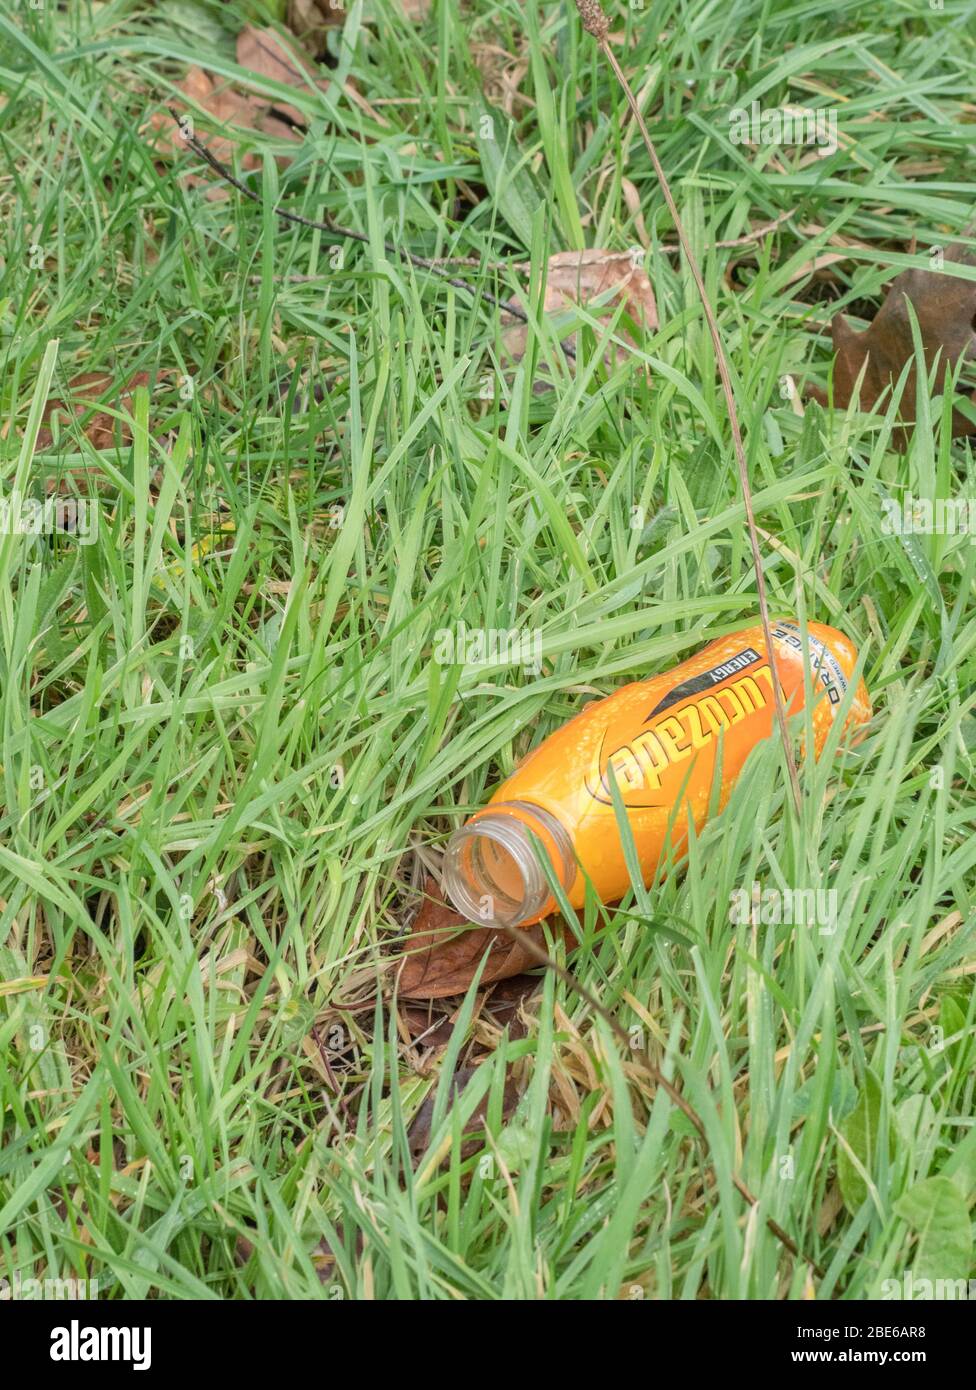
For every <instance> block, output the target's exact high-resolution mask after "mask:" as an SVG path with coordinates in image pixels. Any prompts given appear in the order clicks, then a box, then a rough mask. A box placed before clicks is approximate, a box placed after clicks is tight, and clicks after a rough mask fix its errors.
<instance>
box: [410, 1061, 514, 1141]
mask: <svg viewBox="0 0 976 1390" xmlns="http://www.w3.org/2000/svg"><path fill="white" fill-rule="evenodd" d="M477 1071H478V1068H477V1067H458V1069H457V1071H456V1072H455V1073H454V1075H453V1076H452V1077H451V1100H452V1101H454V1100H457V1098H458V1096H459V1095H460V1094H461V1092H462V1091H463V1090H464V1088H465V1086H467V1084H468V1082H469V1081H471V1079H472V1078H473V1077H474V1076H475V1075H476V1074H477ZM436 1094H437V1088H436V1087H434V1088H433V1089H432V1090H431V1093H430V1095H429V1096H427V1097H426V1098H425V1100H424V1101H423V1104H422V1105H421V1107H420V1109H419V1110H418V1111H417V1114H416V1115H415V1116H414V1119H413V1123H412V1124H411V1126H410V1132H409V1136H408V1138H409V1141H410V1152H411V1153H412V1154H413V1155H414V1156H415V1157H416V1156H417V1155H419V1154H422V1153H424V1151H425V1150H426V1149H427V1146H428V1145H429V1143H430V1123H431V1120H432V1119H433V1118H434V1102H435V1100H436ZM518 1103H519V1089H518V1084H517V1082H516V1081H515V1079H514V1077H512V1076H511V1074H509V1075H508V1076H507V1077H506V1080H505V1088H504V1090H503V1091H502V1120H503V1121H505V1120H510V1119H511V1117H512V1116H513V1115H514V1113H515V1111H516V1109H517V1107H518ZM487 1113H488V1096H487V1095H486V1096H484V1097H482V1099H481V1100H480V1101H479V1102H478V1104H477V1105H476V1106H475V1108H474V1112H473V1114H472V1115H471V1118H470V1119H469V1120H468V1122H467V1124H466V1125H465V1126H464V1129H463V1131H462V1132H463V1133H464V1134H471V1133H476V1132H477V1131H478V1130H482V1129H484V1127H485V1118H486V1116H487ZM480 1147H481V1146H480V1144H479V1143H478V1142H477V1141H475V1140H469V1141H468V1143H467V1144H463V1145H462V1146H461V1157H462V1158H470V1156H471V1154H472V1153H475V1152H477V1150H478V1149H479V1148H480Z"/></svg>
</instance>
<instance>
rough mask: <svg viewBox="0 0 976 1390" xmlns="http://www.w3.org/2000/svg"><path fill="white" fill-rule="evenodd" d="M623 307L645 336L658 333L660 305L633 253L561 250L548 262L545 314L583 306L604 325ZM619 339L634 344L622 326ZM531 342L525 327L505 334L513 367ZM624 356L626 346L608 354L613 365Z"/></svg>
mask: <svg viewBox="0 0 976 1390" xmlns="http://www.w3.org/2000/svg"><path fill="white" fill-rule="evenodd" d="M604 299H605V302H603V303H600V304H597V302H596V301H598V300H604ZM512 302H513V303H515V302H516V301H514V300H513V301H512ZM621 302H623V304H624V309H625V312H626V313H628V314H629V315H630V317H631V318H632V319H633V320H634V322H635V323H636V324H637V325H638V327H640V328H643V329H644V331H645V332H653V331H654V330H655V329H656V328H657V326H658V317H657V304H656V303H655V300H654V291H653V289H652V288H651V282H650V280H649V279H648V277H647V272H646V271H645V270H644V269H642V267H641V266H639V265H638V264H637V261H636V260H635V258H634V257H633V256H632V255H631V253H630V252H629V251H601V250H599V249H596V248H591V249H589V250H586V251H557V252H556V254H555V255H553V256H550V257H549V267H548V273H547V276H546V292H545V297H544V299H543V305H542V307H543V312H544V313H547V314H556V313H559V312H560V311H561V310H564V309H568V308H571V307H572V306H573V305H574V304H579V305H582V306H585V307H592V310H593V312H594V314H595V316H596V317H597V318H598V319H599V320H600V321H601V322H603V323H606V322H608V321H609V319H610V318H611V317H612V316H613V314H614V312H615V311H616V309H617V306H618V305H619V304H620V303H621ZM575 336H576V335H575V334H573V335H571V338H570V340H569V341H573V339H575ZM618 336H619V337H621V338H623V339H625V340H626V341H627V342H629V343H633V342H634V340H633V338H631V336H630V334H629V333H628V332H627V330H626V329H625V328H623V327H621V329H620V330H618ZM527 337H528V328H527V326H526V325H525V324H522V323H520V324H516V326H515V327H514V328H511V329H508V330H507V331H506V333H505V335H504V343H505V347H506V350H507V351H508V353H509V354H510V355H511V357H512V358H513V360H514V361H515V362H519V361H520V360H521V359H522V357H523V355H524V353H525V345H526V340H527ZM634 346H636V343H634ZM626 356H627V349H626V348H625V347H624V346H623V344H619V345H618V344H614V345H613V346H612V347H611V348H610V349H608V352H607V360H608V363H610V364H611V365H614V364H615V363H616V364H619V363H620V361H621V360H622V359H623V358H625V357H626Z"/></svg>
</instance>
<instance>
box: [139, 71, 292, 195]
mask: <svg viewBox="0 0 976 1390" xmlns="http://www.w3.org/2000/svg"><path fill="white" fill-rule="evenodd" d="M178 86H179V90H180V91H181V92H183V94H184V95H185V96H186V97H188V98H189V100H190V101H191V102H192V103H194V105H193V106H183V105H181V104H180V103H174V109H175V110H177V111H179V112H181V113H182V112H186V113H187V114H188V116H189V118H190V120H191V121H192V120H193V118H194V117H195V115H196V114H197V112H196V107H200V108H202V109H203V111H204V112H205V113H206V114H207V116H209V117H210V118H211V120H212V121H213V123H214V125H215V126H222V127H224V131H223V132H220V131H215V132H213V133H208V139H207V145H208V148H209V149H210V151H211V153H212V154H213V155H214V157H215V158H216V159H219V160H220V161H221V162H222V163H224V164H227V163H229V162H232V161H233V156H234V149H235V147H236V145H237V140H236V138H235V137H234V136H233V135H232V134H228V133H226V132H227V130H234V129H235V128H236V129H237V130H239V131H240V130H260V129H262V126H261V121H262V119H263V118H264V117H266V116H267V114H268V105H267V103H266V102H263V101H259V100H257V99H256V98H255V97H251V96H247V95H245V94H244V93H243V92H239V91H237V90H236V88H234V87H231V86H230V85H229V84H228V83H227V82H225V81H217V80H216V79H215V78H213V77H211V75H210V73H208V72H204V70H203V68H197V67H193V68H190V70H189V71H188V72H187V74H186V76H185V77H184V79H183V81H182V82H180V83H179V84H178ZM278 125H279V126H283V125H284V122H278ZM149 126H150V128H151V129H152V130H154V131H156V133H157V136H158V138H157V140H156V146H155V148H156V153H157V154H158V155H160V156H161V157H162V158H165V159H173V158H175V157H176V156H177V155H180V154H183V153H184V152H185V150H186V142H185V140H184V137H183V134H182V131H181V128H180V126H178V125H177V124H176V122H175V121H174V120H173V117H172V116H171V115H170V113H169V111H168V110H164V111H156V112H154V113H153V115H152V116H151V117H150V119H149ZM268 133H269V134H279V133H280V131H279V130H278V129H277V128H275V129H273V130H269V132H268ZM260 162H261V161H260V160H259V159H258V157H257V155H256V154H255V153H254V152H253V151H250V150H249V151H248V152H247V153H246V154H245V155H244V157H243V158H242V160H241V167H242V168H244V169H256V168H258V167H259V166H260ZM191 181H192V182H193V183H199V182H201V181H202V180H200V178H199V177H198V176H193V178H192V180H191Z"/></svg>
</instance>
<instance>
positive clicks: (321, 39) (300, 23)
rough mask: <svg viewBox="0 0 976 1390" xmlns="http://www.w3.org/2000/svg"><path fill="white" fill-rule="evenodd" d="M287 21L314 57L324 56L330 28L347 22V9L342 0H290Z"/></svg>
mask: <svg viewBox="0 0 976 1390" xmlns="http://www.w3.org/2000/svg"><path fill="white" fill-rule="evenodd" d="M286 22H287V24H288V28H289V29H290V30H291V32H292V33H293V34H294V35H295V37H296V39H298V40H300V42H301V43H302V45H303V47H304V48H306V49H307V50H308V51H309V53H311V55H312V57H313V58H324V57H325V55H326V53H327V52H328V34H329V30H330V29H334V28H335V27H336V25H339V24H345V22H346V11H345V8H344V6H343V4H342V0H288V9H287V11H286Z"/></svg>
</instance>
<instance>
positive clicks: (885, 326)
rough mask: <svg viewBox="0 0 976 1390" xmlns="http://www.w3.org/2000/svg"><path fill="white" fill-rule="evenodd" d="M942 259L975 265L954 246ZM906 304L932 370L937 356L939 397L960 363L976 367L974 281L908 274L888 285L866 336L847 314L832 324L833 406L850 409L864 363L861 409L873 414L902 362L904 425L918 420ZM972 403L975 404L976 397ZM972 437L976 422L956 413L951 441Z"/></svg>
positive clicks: (818, 394)
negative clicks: (965, 360) (907, 365)
mask: <svg viewBox="0 0 976 1390" xmlns="http://www.w3.org/2000/svg"><path fill="white" fill-rule="evenodd" d="M945 259H946V260H947V261H949V260H951V261H955V262H956V263H957V264H960V265H976V257H973V256H972V254H971V253H969V252H967V251H965V250H964V249H963V248H962V247H958V246H953V247H950V248H949V250H948V251H946V253H945ZM909 302H911V304H912V307H913V308H914V310H915V315H916V317H917V319H918V326H919V331H920V333H921V338H922V345H923V348H924V351H925V363H926V366H927V367H928V369H929V371H931V370H932V367H933V366H934V365H935V360H936V357H937V356H938V359H939V365H938V369H937V372H936V378H935V382H936V385H935V389H936V391H940V390H942V389H943V388H944V385H945V380H946V376H947V374H948V373H949V372H950V371H951V369H952V368H953V367H954V366H955V364H956V363H957V362H958V361H960V359H962V358H968V359H969V360H970V361H973V362H976V331H974V317H976V281H972V280H960V279H959V278H958V277H956V276H954V275H947V274H945V273H943V272H941V271H937V270H906V271H903V272H902V274H901V275H899V276H897V277H896V278H895V279H894V280H893V281H892V282H891V285H890V287H889V289H888V294H887V296H886V297H885V301H884V303H883V304H882V306H881V308H880V309H879V310H878V312H877V314H876V316H875V318H874V321H873V322H872V323H871V325H870V327H869V328H866V329H865V330H864V332H863V333H858V332H857V331H856V330H855V329H853V328H851V326H850V324H849V323H848V321H847V319H846V318H844V316H843V314H837V315H836V317H835V318H834V320H833V322H832V324H831V326H830V329H831V336H832V337H833V342H834V350H835V352H836V354H837V360H836V362H835V364H834V404H835V405H837V406H840V407H841V409H845V408H846V407H847V406H848V405H849V404H850V402H851V400H852V398H853V396H854V392H855V387H856V385H857V378H858V375H859V374H860V371H861V368H862V367H864V366H865V362H866V363H867V366H866V368H865V372H864V380H863V382H862V383H861V388H860V406H861V409H862V410H870V409H871V408H872V407H873V406H874V405H875V404H876V403H877V401H878V400H879V399H880V398H881V396H882V395H883V394H884V393H885V392H886V391H888V390H890V388H891V387H892V386H893V385H894V384H895V383H896V382H897V381H898V378H899V376H900V375H901V373H902V370H903V369H904V366H905V363H906V362H912V364H913V365H912V367H911V370H910V371H909V374H908V380H907V381H906V383H905V389H904V391H903V393H902V397H901V402H900V405H899V410H898V414H899V418H900V419H901V420H903V421H904V422H905V423H906V424H912V423H913V422H914V420H915V389H916V383H915V378H916V370H915V366H914V352H915V348H914V344H913V342H912V328H911V321H910V318H909V313H908V304H909ZM810 394H811V395H812V396H813V397H814V398H815V399H816V400H818V401H819V402H820V404H821V405H826V403H827V397H826V395H825V393H824V392H823V391H821V390H819V388H817V387H811V388H810ZM970 399H971V400H973V401H976V391H974V392H973V393H972V396H971V397H970ZM972 432H973V425H972V423H971V422H970V421H969V420H967V419H966V417H965V416H964V415H963V414H962V412H961V411H958V410H955V411H953V416H952V433H953V436H955V435H960V434H970V433H972ZM900 433H901V434H904V433H905V432H904V431H902V432H900ZM900 442H902V443H904V440H901V441H900Z"/></svg>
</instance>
